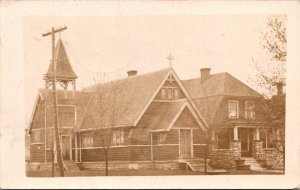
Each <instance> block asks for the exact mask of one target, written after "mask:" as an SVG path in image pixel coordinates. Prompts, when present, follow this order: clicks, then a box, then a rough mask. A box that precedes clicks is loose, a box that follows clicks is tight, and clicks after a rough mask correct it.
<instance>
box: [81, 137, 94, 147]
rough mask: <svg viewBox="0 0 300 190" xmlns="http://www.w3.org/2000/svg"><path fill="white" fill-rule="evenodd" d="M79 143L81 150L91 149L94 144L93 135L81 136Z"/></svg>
mask: <svg viewBox="0 0 300 190" xmlns="http://www.w3.org/2000/svg"><path fill="white" fill-rule="evenodd" d="M81 142H82V147H83V148H87V147H92V146H93V144H94V137H93V134H83V135H82V140H81Z"/></svg>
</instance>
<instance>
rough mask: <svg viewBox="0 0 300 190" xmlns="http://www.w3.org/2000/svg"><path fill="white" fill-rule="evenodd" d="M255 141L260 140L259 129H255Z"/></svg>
mask: <svg viewBox="0 0 300 190" xmlns="http://www.w3.org/2000/svg"><path fill="white" fill-rule="evenodd" d="M255 140H257V141H259V140H260V138H259V129H258V128H256V129H255Z"/></svg>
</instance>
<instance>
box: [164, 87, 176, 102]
mask: <svg viewBox="0 0 300 190" xmlns="http://www.w3.org/2000/svg"><path fill="white" fill-rule="evenodd" d="M179 98H180V91H179V88H177V87H164V88H162V89H161V99H162V100H177V99H179Z"/></svg>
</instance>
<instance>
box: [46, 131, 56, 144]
mask: <svg viewBox="0 0 300 190" xmlns="http://www.w3.org/2000/svg"><path fill="white" fill-rule="evenodd" d="M46 133H47V135H46V147H47V148H53V146H54V130H53V129H48V130H47V132H46Z"/></svg>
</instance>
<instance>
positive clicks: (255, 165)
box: [242, 157, 266, 171]
mask: <svg viewBox="0 0 300 190" xmlns="http://www.w3.org/2000/svg"><path fill="white" fill-rule="evenodd" d="M242 159H244V160H245V164H246V165H250V169H251V170H255V171H264V170H266V169H265V168H263V167H261V165H260V164H259V163H258V162H257V161H256V159H255V158H252V157H246V158H245V157H244V158H242Z"/></svg>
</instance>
